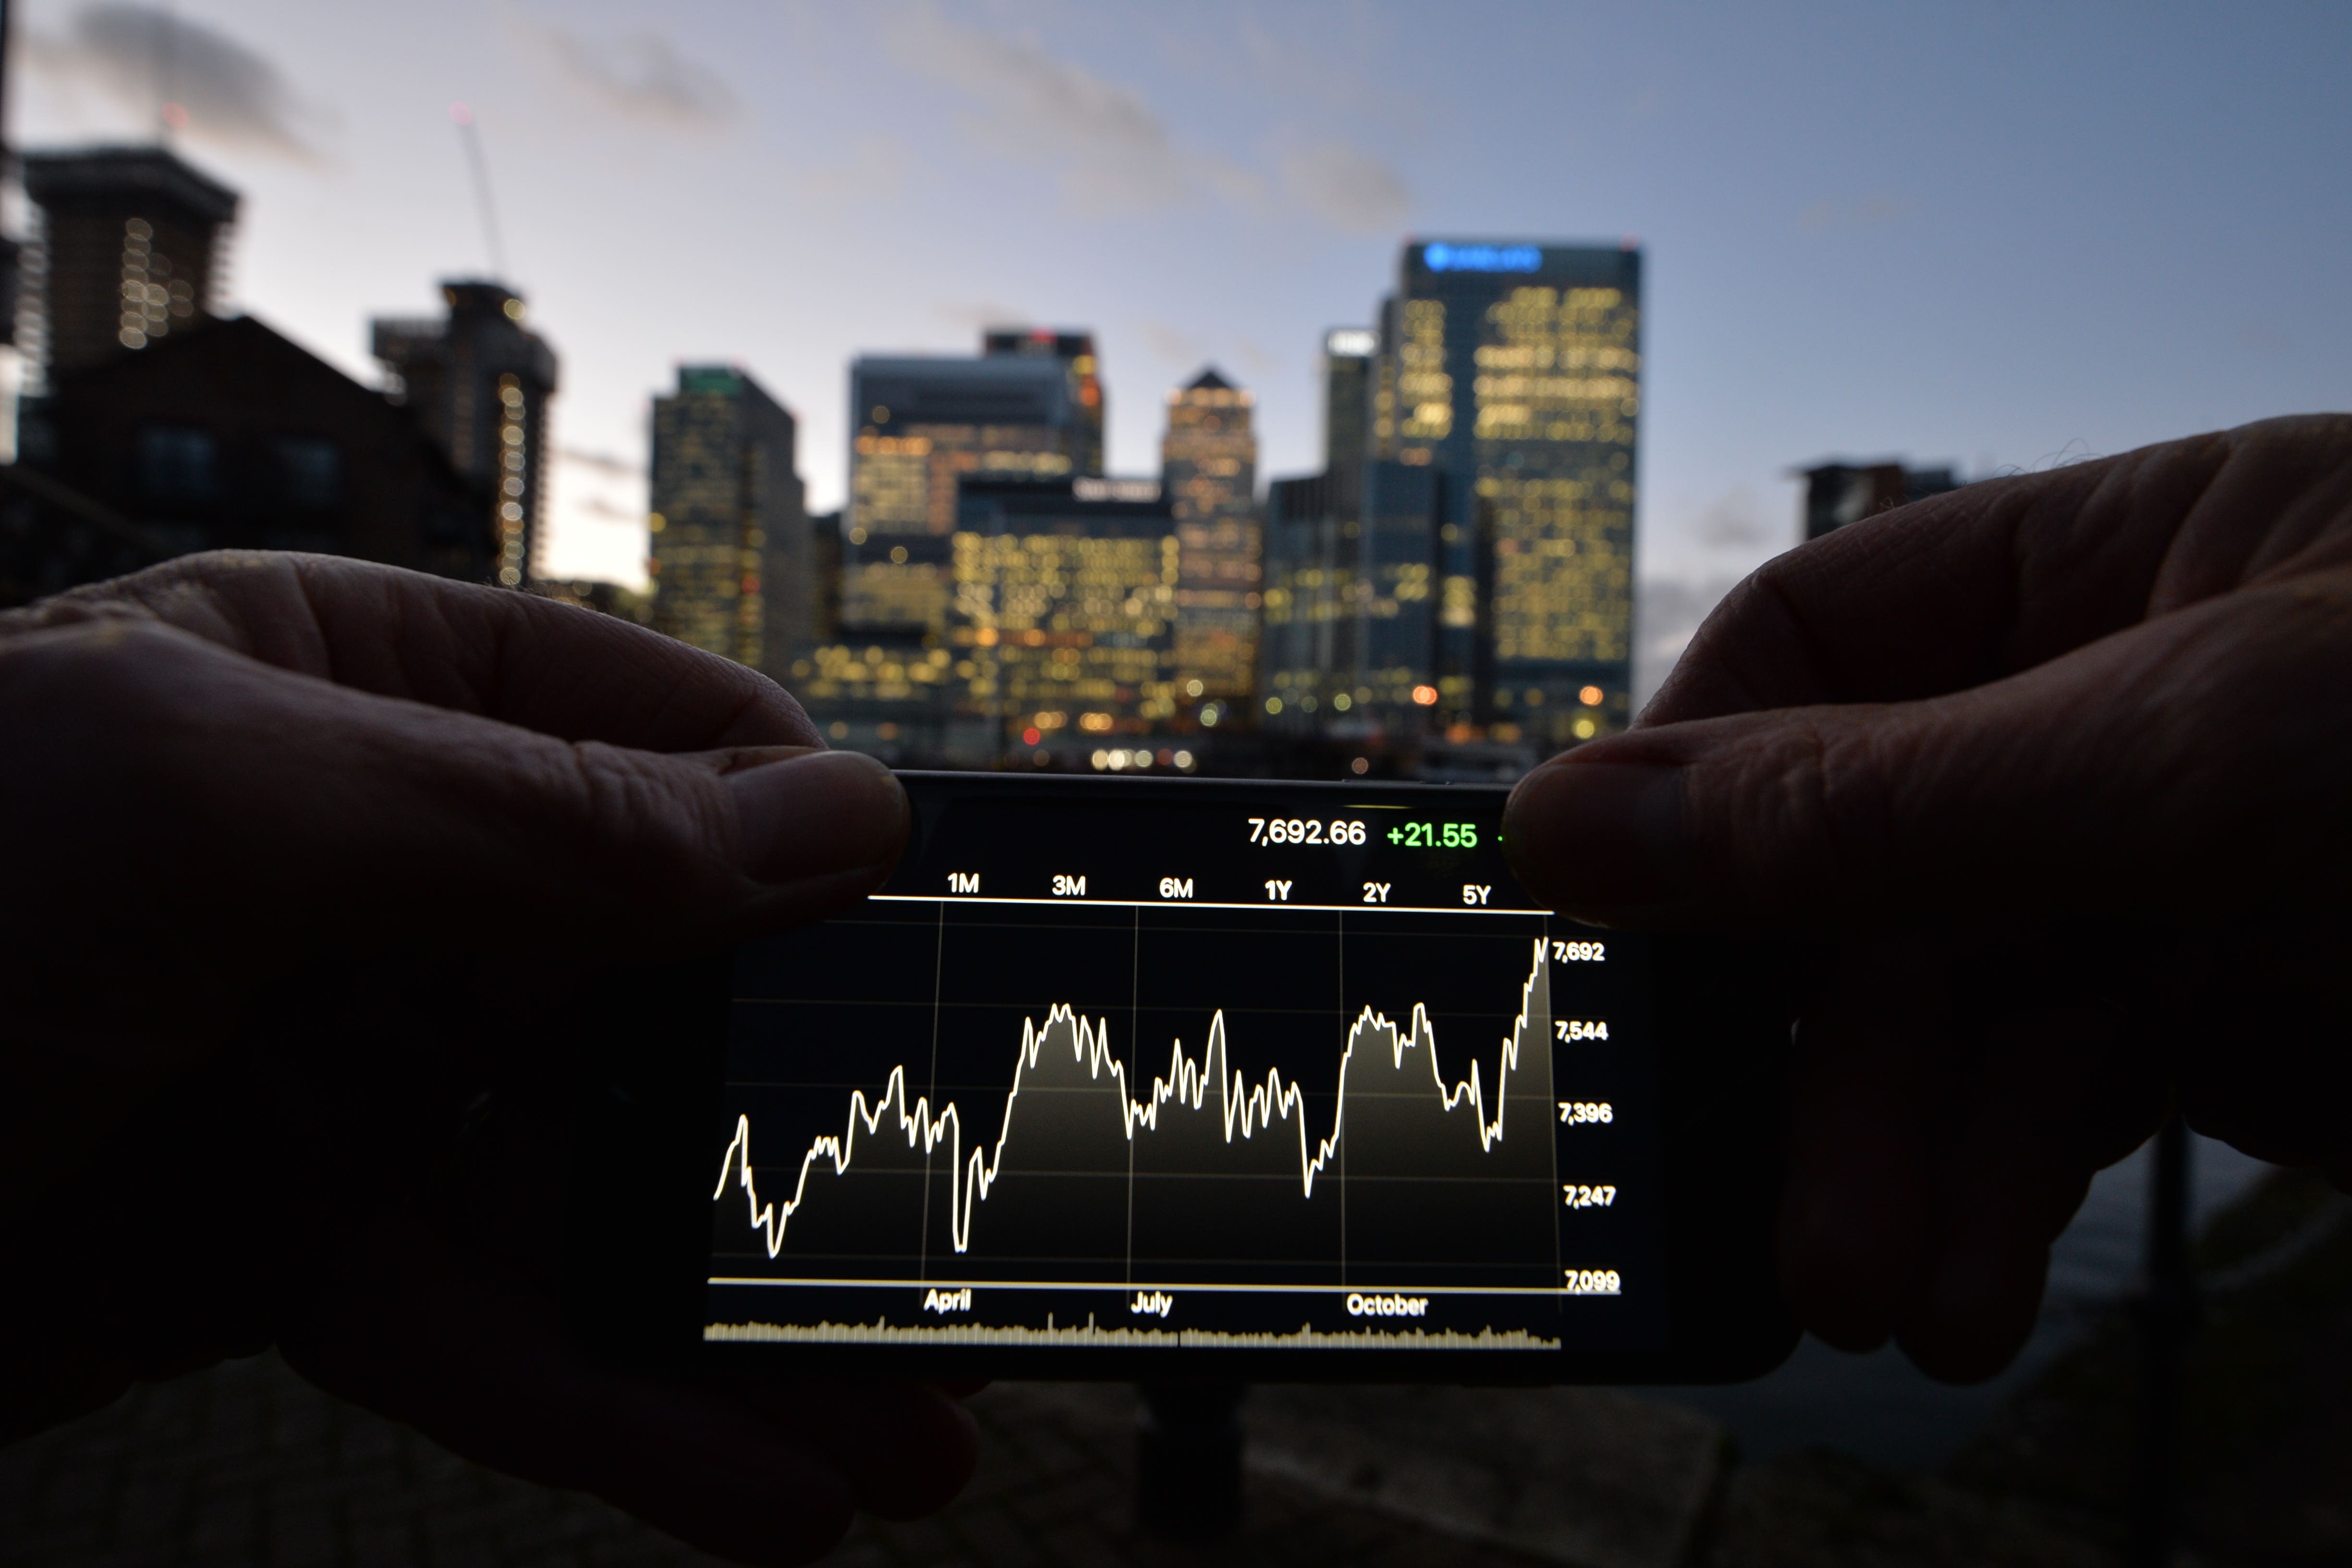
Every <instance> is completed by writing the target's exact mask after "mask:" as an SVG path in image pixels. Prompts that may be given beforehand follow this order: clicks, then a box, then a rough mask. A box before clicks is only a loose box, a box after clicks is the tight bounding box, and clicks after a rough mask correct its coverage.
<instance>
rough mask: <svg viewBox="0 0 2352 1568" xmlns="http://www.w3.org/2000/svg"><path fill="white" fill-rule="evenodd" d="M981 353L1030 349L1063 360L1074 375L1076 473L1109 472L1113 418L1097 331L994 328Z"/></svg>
mask: <svg viewBox="0 0 2352 1568" xmlns="http://www.w3.org/2000/svg"><path fill="white" fill-rule="evenodd" d="M980 346H981V352H982V353H983V354H985V355H987V356H988V357H989V358H991V359H997V358H1001V357H1003V356H1004V355H1007V354H1024V355H1030V356H1034V357H1043V358H1046V359H1055V360H1059V361H1061V362H1062V363H1063V364H1064V365H1065V366H1066V367H1067V369H1068V371H1069V374H1070V397H1071V402H1072V403H1073V404H1074V405H1075V406H1074V407H1073V409H1072V412H1071V424H1072V431H1073V434H1072V442H1071V451H1070V462H1071V465H1072V466H1073V468H1074V469H1075V471H1076V472H1077V473H1080V474H1099V473H1101V472H1102V471H1103V423H1104V422H1105V421H1106V420H1107V419H1108V417H1109V414H1110V408H1109V402H1108V399H1107V398H1106V397H1105V395H1104V392H1103V384H1102V372H1101V371H1100V369H1099V368H1098V361H1097V359H1096V357H1095V335H1094V334H1093V333H1092V332H1074V331H1070V330H1068V329H1064V328H1058V327H991V328H989V329H987V330H986V331H984V332H982V334H981V337H980Z"/></svg>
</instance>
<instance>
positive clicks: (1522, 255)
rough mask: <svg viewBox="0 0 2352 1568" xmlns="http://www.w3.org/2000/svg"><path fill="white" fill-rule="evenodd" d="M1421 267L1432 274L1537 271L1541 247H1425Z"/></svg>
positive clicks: (1422, 249) (1541, 264)
mask: <svg viewBox="0 0 2352 1568" xmlns="http://www.w3.org/2000/svg"><path fill="white" fill-rule="evenodd" d="M1421 264H1422V266H1423V267H1427V268H1429V270H1430V271H1432V272H1536V271H1538V270H1540V269H1541V268H1542V267H1543V248H1542V247H1541V246H1532V245H1425V246H1422V247H1421Z"/></svg>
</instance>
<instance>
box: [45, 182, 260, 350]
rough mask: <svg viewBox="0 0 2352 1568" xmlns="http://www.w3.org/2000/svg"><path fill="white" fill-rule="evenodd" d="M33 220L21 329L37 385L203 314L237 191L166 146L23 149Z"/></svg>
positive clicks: (218, 272) (212, 298)
mask: <svg viewBox="0 0 2352 1568" xmlns="http://www.w3.org/2000/svg"><path fill="white" fill-rule="evenodd" d="M24 172H25V194H26V197H27V198H29V199H30V201H31V203H32V204H33V207H34V209H35V212H36V214H37V220H38V221H37V233H36V239H35V243H34V245H33V246H32V247H31V250H30V251H29V253H28V254H27V255H26V257H25V278H24V283H25V287H24V298H23V312H24V316H25V319H24V320H22V321H21V322H20V323H19V334H18V336H19V341H20V343H21V344H22V346H23V348H24V349H25V350H26V357H27V359H28V361H30V362H31V366H32V369H33V372H34V377H33V390H35V391H38V390H40V389H42V388H46V387H47V386H48V385H50V384H52V383H54V382H56V381H57V380H58V378H60V377H62V376H65V375H68V374H70V373H72V372H73V371H78V370H80V369H82V368H84V367H86V366H89V365H95V364H101V363H103V362H105V361H108V360H110V359H112V358H114V357H115V356H116V355H118V354H121V353H122V352H124V351H126V350H129V351H133V352H135V351H136V350H141V349H143V348H146V347H147V346H148V345H149V344H151V343H155V342H160V341H162V340H163V339H165V338H167V337H169V336H170V335H171V334H172V333H173V332H175V331H185V330H187V329H189V328H191V327H193V326H195V325H196V324H197V323H199V322H201V321H205V320H208V319H211V318H212V317H213V316H214V314H215V303H216V300H217V298H218V295H219V292H220V287H221V284H222V282H223V279H224V277H225V276H226V271H227V267H226V261H227V251H228V241H229V235H230V226H231V225H232V224H233V223H234V222H235V220H236V207H237V197H236V192H234V191H232V190H230V189H229V188H228V187H227V186H226V185H223V184H221V183H219V182H218V181H216V180H214V179H212V178H211V177H209V176H208V175H205V174H204V173H202V172H198V171H197V170H196V169H194V167H192V166H191V165H189V164H188V163H187V162H184V161H183V160H182V159H181V158H179V157H178V156H177V155H176V154H174V153H173V152H168V151H166V150H165V149H163V148H161V147H95V148H89V149H84V150H80V151H75V152H34V153H27V154H26V157H25V160H24Z"/></svg>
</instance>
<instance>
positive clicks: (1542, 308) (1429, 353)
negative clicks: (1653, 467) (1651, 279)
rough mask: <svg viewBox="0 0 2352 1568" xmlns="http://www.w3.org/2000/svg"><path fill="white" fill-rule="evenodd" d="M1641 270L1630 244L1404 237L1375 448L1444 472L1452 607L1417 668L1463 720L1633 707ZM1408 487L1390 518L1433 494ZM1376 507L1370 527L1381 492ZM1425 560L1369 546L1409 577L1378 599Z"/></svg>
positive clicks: (1569, 720) (1532, 726) (1389, 309)
mask: <svg viewBox="0 0 2352 1568" xmlns="http://www.w3.org/2000/svg"><path fill="white" fill-rule="evenodd" d="M1641 272H1642V257H1641V253H1640V251H1639V250H1638V249H1637V248H1635V247H1633V246H1631V245H1626V246H1606V247H1603V246H1547V245H1535V244H1515V243H1487V242H1464V241H1430V242H1426V243H1416V244H1412V245H1409V246H1406V247H1405V250H1404V253H1403V256H1402V262H1401V266H1400V275H1399V279H1398V287H1397V292H1396V294H1395V295H1394V296H1393V297H1392V298H1391V299H1390V300H1389V301H1387V303H1386V304H1385V306H1384V307H1383V310H1382V329H1381V349H1380V358H1379V362H1378V363H1377V365H1376V366H1375V367H1374V368H1373V371H1372V374H1371V376H1370V390H1371V402H1372V409H1371V440H1370V448H1371V456H1372V458H1373V459H1374V464H1375V466H1377V465H1380V464H1383V463H1385V464H1394V465H1398V466H1400V467H1406V468H1423V469H1427V470H1430V471H1431V475H1432V477H1431V480H1430V486H1431V493H1430V495H1429V497H1427V513H1426V515H1427V518H1428V526H1429V527H1431V528H1433V534H1434V537H1433V538H1431V539H1430V540H1429V541H1428V542H1429V553H1428V556H1427V562H1428V564H1427V568H1426V580H1425V591H1426V598H1425V600H1423V601H1414V602H1425V603H1426V605H1427V606H1428V609H1429V612H1430V613H1431V615H1432V618H1433V623H1434V624H1433V630H1432V634H1431V653H1430V655H1429V665H1428V669H1429V678H1428V679H1427V680H1426V681H1425V682H1420V683H1416V685H1428V686H1431V687H1433V689H1434V691H1435V693H1436V697H1437V700H1436V701H1435V702H1434V703H1433V704H1431V705H1428V707H1429V712H1430V716H1431V717H1432V719H1433V721H1434V722H1435V723H1436V724H1438V725H1440V726H1442V727H1446V728H1448V729H1450V730H1454V731H1460V732H1467V731H1486V732H1491V733H1492V734H1494V735H1495V736H1496V737H1498V738H1502V739H1506V740H1518V739H1521V738H1524V739H1525V740H1527V741H1528V742H1531V743H1536V744H1538V745H1542V746H1559V745H1567V744H1571V743H1573V742H1575V741H1577V740H1582V739H1589V738H1591V737H1592V736H1594V735H1596V734H1600V733H1603V732H1605V731H1607V730H1610V729H1614V728H1618V727H1622V726H1623V724H1624V723H1625V722H1626V720H1627V718H1628V716H1629V713H1628V709H1629V706H1630V698H1631V690H1632V675H1633V519H1634V500H1635V496H1634V476H1635V456H1636V444H1635V434H1636V430H1637V428H1638V422H1639V415H1640V410H1641ZM1397 483H1398V484H1400V485H1402V481H1401V480H1400V481H1397ZM1405 488H1411V486H1405ZM1397 495H1398V496H1399V497H1401V500H1400V506H1401V507H1402V509H1399V508H1398V507H1389V508H1388V509H1387V510H1385V511H1383V512H1382V516H1383V517H1384V518H1386V519H1388V520H1389V522H1390V525H1391V527H1401V526H1402V517H1404V516H1405V515H1406V513H1408V512H1410V511H1412V509H1413V508H1414V507H1420V506H1422V504H1423V503H1422V501H1421V499H1420V498H1419V497H1413V498H1411V499H1410V501H1409V502H1407V501H1404V500H1402V490H1399V491H1397ZM1365 507H1366V514H1367V530H1368V534H1369V533H1370V532H1371V531H1373V528H1374V525H1373V523H1372V514H1373V512H1374V511H1375V510H1376V509H1377V508H1376V507H1375V503H1374V499H1373V497H1372V496H1371V495H1370V493H1369V492H1368V494H1367V496H1366V498H1365ZM1417 565H1418V563H1414V562H1408V561H1406V560H1403V559H1394V560H1389V559H1385V557H1384V558H1383V560H1382V562H1381V565H1380V566H1378V567H1375V566H1374V565H1373V564H1372V563H1371V562H1370V561H1368V563H1367V573H1368V576H1374V577H1375V578H1376V574H1377V572H1378V571H1379V570H1391V569H1393V571H1394V574H1395V576H1394V584H1393V587H1394V591H1393V593H1392V594H1391V592H1390V591H1389V590H1386V589H1384V588H1383V587H1382V586H1381V583H1380V582H1379V581H1378V580H1374V581H1373V582H1372V583H1371V587H1370V592H1371V596H1372V601H1373V603H1374V604H1375V605H1377V604H1378V603H1380V602H1381V601H1382V600H1383V598H1384V597H1393V598H1394V600H1395V601H1396V602H1397V603H1398V604H1399V605H1400V607H1402V605H1403V604H1405V603H1406V602H1408V601H1407V600H1406V599H1405V598H1404V591H1405V590H1406V588H1407V587H1408V586H1409V585H1408V582H1407V579H1408V578H1417V575H1418V574H1417V572H1416V571H1415V570H1412V569H1413V568H1415V567H1417ZM1411 586H1412V587H1413V589H1414V591H1416V592H1419V591H1421V585H1420V584H1419V583H1418V582H1417V581H1416V582H1415V583H1414V584H1412V585H1411ZM1406 619H1407V617H1405V616H1404V614H1403V612H1402V608H1401V610H1400V615H1399V617H1398V618H1397V620H1398V622H1399V629H1400V630H1402V625H1403V623H1404V622H1405V620H1406ZM1367 658H1368V660H1373V659H1374V655H1373V653H1372V652H1371V650H1370V648H1369V647H1368V649H1367ZM1375 662H1377V661H1375ZM1396 667H1398V668H1402V667H1403V666H1402V664H1399V665H1397V666H1396ZM1381 700H1383V701H1386V700H1388V699H1387V698H1386V697H1385V696H1383V697H1382V698H1381Z"/></svg>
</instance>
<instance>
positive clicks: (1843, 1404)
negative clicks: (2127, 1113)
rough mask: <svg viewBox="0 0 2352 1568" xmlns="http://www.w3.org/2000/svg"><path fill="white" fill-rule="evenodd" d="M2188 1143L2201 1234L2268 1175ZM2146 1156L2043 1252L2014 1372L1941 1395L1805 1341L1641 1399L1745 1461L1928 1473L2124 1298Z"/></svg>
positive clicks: (2136, 1253) (1899, 1371)
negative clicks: (1742, 1368)
mask: <svg viewBox="0 0 2352 1568" xmlns="http://www.w3.org/2000/svg"><path fill="white" fill-rule="evenodd" d="M2189 1141H2190V1144H2191V1145H2192V1147H2191V1150H2190V1154H2189V1181H2190V1199H2189V1202H2190V1209H2189V1218H2190V1222H2191V1224H2192V1225H2202V1224H2203V1223H2204V1221H2205V1220H2206V1218H2208V1217H2209V1216H2210V1215H2211V1214H2212V1213H2213V1212H2214V1210H2216V1209H2217V1208H2220V1207H2223V1206H2224V1205H2226V1204H2227V1203H2229V1202H2230V1200H2231V1198H2233V1197H2237V1196H2238V1195H2239V1194H2240V1193H2242V1192H2243V1191H2244V1190H2245V1189H2246V1188H2247V1187H2248V1186H2252V1183H2253V1182H2254V1181H2256V1180H2257V1179H2259V1178H2260V1177H2261V1176H2262V1175H2263V1173H2264V1172H2265V1171H2267V1170H2269V1169H2270V1167H2269V1166H2266V1165H2263V1163H2262V1162H2261V1161H2259V1160H2255V1159H2251V1158H2249V1157H2247V1156H2246V1155H2242V1154H2240V1153H2238V1151H2237V1150H2235V1149H2232V1148H2231V1147H2230V1146H2229V1145H2227V1144H2219V1143H2215V1142H2213V1141H2212V1140H2210V1139H2209V1138H2200V1137H2196V1136H2194V1135H2192V1136H2191V1138H2190V1140H2189ZM2149 1159H2150V1151H2149V1150H2148V1149H2147V1148H2142V1149H2141V1150H2140V1151H2139V1152H2138V1153H2137V1154H2136V1155H2132V1156H2131V1157H2130V1158H2129V1159H2127V1160H2125V1161H2124V1162H2123V1163H2122V1164H2120V1165H2116V1166H2110V1167H2109V1168H2108V1169H2106V1170H2105V1171H2102V1172H2100V1173H2099V1175H2098V1177H2097V1178H2096V1179H2095V1181H2094V1182H2093V1183H2092V1184H2091V1193H2090V1196H2089V1197H2086V1198H2085V1199H2084V1202H2083V1207H2082V1211H2081V1212H2080V1213H2078V1214H2076V1215H2075V1217H2074V1224H2073V1225H2071V1226H2069V1227H2068V1228H2067V1230H2066V1233H2065V1234H2064V1235H2063V1236H2062V1237H2060V1238H2059V1239H2058V1244H2057V1246H2056V1248H2055V1249H2053V1253H2052V1256H2051V1264H2050V1292H2049V1295H2048V1297H2047V1298H2046V1299H2045V1300H2044V1301H2043V1303H2042V1321H2041V1322H2040V1324H2039V1325H2038V1326H2037V1327H2036V1328H2035V1330H2034V1333H2033V1338H2032V1340H2031V1341H2030V1342H2029V1343H2027V1345H2026V1348H2025V1353H2024V1354H2022V1355H2021V1356H2020V1357H2019V1358H2018V1361H2017V1364H2015V1365H2014V1366H2011V1368H2010V1369H2009V1370H2008V1371H2007V1372H2005V1373H2003V1374H2001V1375H2000V1376H1999V1377H1996V1378H1994V1379H1993V1380H1992V1381H1991V1382H1990V1383H1984V1384H1979V1385H1976V1386H1975V1387H1972V1388H1951V1387H1948V1386H1946V1385H1942V1384H1939V1383H1936V1382H1933V1381H1931V1380H1930V1379H1928V1378H1927V1377H1926V1376H1924V1375H1921V1374H1920V1373H1919V1372H1917V1371H1916V1370H1915V1369H1914V1368H1913V1367H1912V1365H1911V1364H1910V1363H1909V1362H1908V1361H1906V1360H1905V1359H1904V1358H1903V1353H1902V1352H1900V1351H1898V1350H1896V1349H1895V1348H1893V1347H1892V1346H1889V1347H1888V1348H1886V1349H1885V1350H1882V1351H1879V1352H1876V1353H1874V1354H1869V1355H1848V1354H1844V1353H1843V1352H1841V1351H1835V1350H1832V1349H1831V1348H1830V1347H1829V1346H1827V1345H1825V1344H1822V1343H1820V1342H1819V1341H1817V1340H1813V1339H1811V1338H1808V1339H1807V1340H1806V1341H1805V1342H1804V1343H1802V1344H1801V1345H1799V1346H1798V1347H1797V1354H1795V1355H1793V1356H1791V1357H1790V1359H1789V1361H1788V1362H1787V1364H1784V1365H1783V1366H1782V1367H1781V1368H1780V1370H1779V1371H1778V1372H1775V1373H1773V1374H1772V1375H1770V1376H1769V1377H1765V1378H1759V1380H1757V1381H1756V1382H1754V1383H1748V1384H1743V1385H1738V1386H1736V1387H1730V1388H1680V1389H1672V1390H1650V1391H1646V1392H1651V1393H1654V1394H1660V1395H1663V1396H1664V1397H1665V1398H1668V1399H1672V1400H1674V1401H1675V1402H1677V1403H1680V1404H1684V1405H1688V1406H1694V1407H1695V1408H1697V1409H1700V1410H1704V1411H1706V1413H1707V1414H1708V1415H1710V1416H1714V1417H1716V1418H1717V1420H1719V1421H1722V1422H1724V1423H1725V1424H1726V1425H1727V1426H1728V1427H1730V1428H1731V1431H1732V1435H1733V1437H1735V1438H1736V1439H1737V1440H1738V1444H1739V1451H1740V1453H1741V1455H1742V1456H1743V1457H1745V1458H1768V1457H1769V1456H1770V1455H1773V1454H1776V1453H1779V1452H1781V1451H1782V1450H1784V1449H1789V1448H1836V1449H1841V1450H1843V1451H1844V1452H1846V1453H1850V1454H1853V1455H1854V1456H1856V1457H1857V1458H1865V1459H1869V1460H1871V1461H1872V1462H1873V1463H1875V1464H1881V1465H1893V1466H1902V1467H1908V1468H1916V1469H1931V1468H1933V1467H1934V1466H1936V1465H1938V1464H1940V1463H1942V1462H1943V1460H1944V1459H1945V1458H1947V1457H1948V1456H1949V1455H1950V1453H1951V1452H1952V1450H1953V1449H1954V1448H1958V1446H1959V1445H1960V1443H1961V1442H1962V1441H1963V1440H1964V1439H1966V1438H1967V1437H1968V1436H1969V1434H1970V1433H1971V1432H1972V1431H1974V1430H1975V1429H1976V1428H1977V1427H1978V1426H1979V1425H1980V1424H1981V1423H1982V1422H1983V1421H1984V1420H1985V1418H1986V1417H1987V1416H1990V1415H1991V1414H1992V1412H1993V1410H1994V1409H1995V1407H1997V1406H1999V1405H2000V1403H2001V1401H2002V1400H2004V1399H2006V1398H2007V1397H2008V1396H2010V1395H2011V1394H2012V1393H2014V1392H2015V1391H2016V1390H2017V1389H2018V1388H2019V1387H2020V1386H2021V1385H2022V1384H2024V1383H2026V1382H2028V1381H2030V1380H2031V1379H2032V1376H2033V1375H2034V1373H2035V1372H2037V1371H2038V1370H2040V1369H2041V1367H2042V1365H2044V1364H2046V1363H2047V1362H2048V1361H2049V1359H2050V1357H2051V1356H2052V1355H2053V1354H2055V1353H2056V1352H2058V1351H2060V1350H2063V1348H2064V1347H2065V1346H2066V1345H2067V1344H2068V1343H2070V1342H2071V1340H2072V1339H2073V1338H2074V1336H2075V1335H2076V1334H2078V1333H2081V1331H2082V1329H2083V1327H2084V1323H2085V1322H2086V1321H2087V1319H2088V1317H2089V1315H2090V1313H2091V1312H2094V1311H2095V1310H2096V1309H2097V1308H2099V1307H2101V1306H2104V1305H2105V1304H2107V1303H2109V1302H2112V1301H2115V1300H2116V1298H2117V1297H2118V1296H2120V1295H2122V1294H2123V1293H2124V1292H2125V1291H2128V1290H2130V1289H2131V1287H2132V1284H2133V1282H2134V1281H2135V1280H2136V1278H2137V1275H2138V1272H2139V1268H2140V1260H2141V1257H2142V1253H2143V1250H2144V1248H2145V1244H2146V1237H2147V1176H2148V1164H2149Z"/></svg>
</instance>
